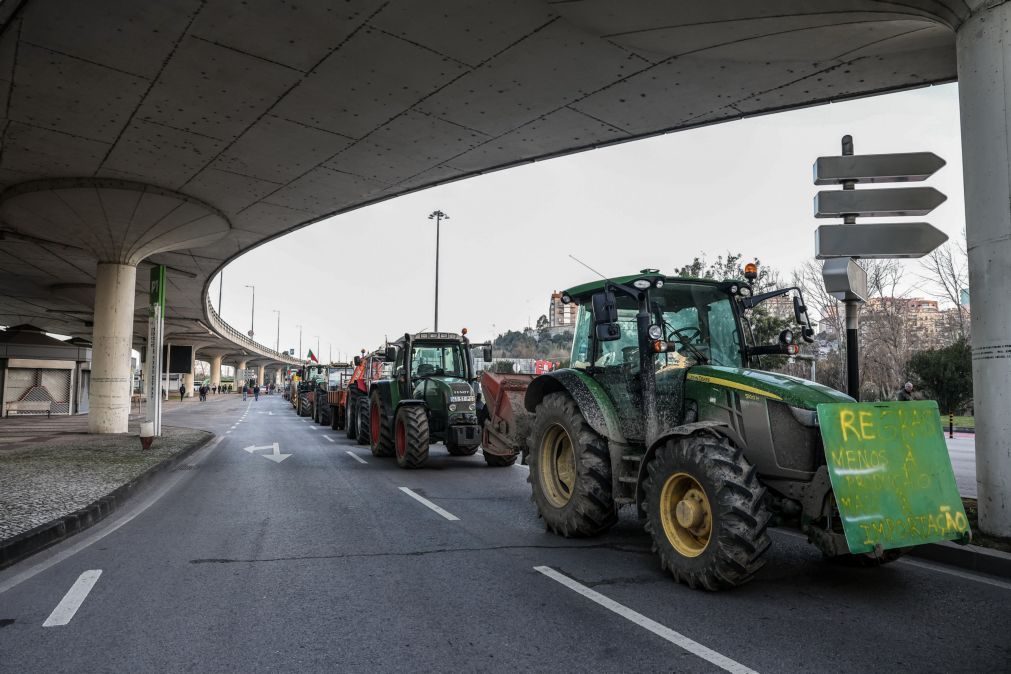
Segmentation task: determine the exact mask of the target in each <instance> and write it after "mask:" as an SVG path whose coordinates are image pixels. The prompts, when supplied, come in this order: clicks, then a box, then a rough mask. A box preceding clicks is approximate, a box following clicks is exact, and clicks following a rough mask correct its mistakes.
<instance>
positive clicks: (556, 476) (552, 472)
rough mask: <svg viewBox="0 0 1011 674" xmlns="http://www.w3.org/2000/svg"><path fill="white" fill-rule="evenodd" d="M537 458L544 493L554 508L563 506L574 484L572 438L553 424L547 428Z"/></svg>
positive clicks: (568, 498) (566, 502) (570, 494)
mask: <svg viewBox="0 0 1011 674" xmlns="http://www.w3.org/2000/svg"><path fill="white" fill-rule="evenodd" d="M537 458H538V459H540V460H539V461H538V463H539V464H540V468H541V470H540V479H541V486H543V487H544V495H545V496H546V497H547V499H548V502H549V503H550V504H551V505H552V506H554V507H555V508H564V507H565V506H566V504H568V502H569V500H570V499H571V498H572V491H573V489H574V488H575V486H576V454H575V452H574V451H573V449H572V438H570V437H569V434H568V432H567V431H566V430H565V429H564V428H563V427H562V426H560V425H558V424H554V425H553V426H551V427H550V428H548V431H547V432H546V433H545V434H544V439H543V440H541V447H540V456H538V457H537Z"/></svg>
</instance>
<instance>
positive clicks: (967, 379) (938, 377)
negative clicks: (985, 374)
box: [906, 337, 972, 414]
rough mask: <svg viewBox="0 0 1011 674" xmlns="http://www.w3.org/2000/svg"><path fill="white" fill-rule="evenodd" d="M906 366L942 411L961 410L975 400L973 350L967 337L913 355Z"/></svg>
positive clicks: (953, 411) (945, 412)
mask: <svg viewBox="0 0 1011 674" xmlns="http://www.w3.org/2000/svg"><path fill="white" fill-rule="evenodd" d="M906 369H907V370H908V371H909V373H910V374H911V375H912V377H913V379H914V381H915V382H916V383H917V385H918V386H919V387H920V388H922V389H923V391H924V392H925V393H926V394H927V395H928V396H930V397H931V398H933V399H934V400H936V401H937V406H938V407H939V408H940V410H941V412H942V413H944V414H948V413H957V412H961V411H962V410H964V409H965V408H966V407H968V406H969V405H970V404H971V403H972V349H971V348H970V346H969V343H968V342H967V341H966V340H965V338H964V337H960V338H959V339H958V340H956V341H955V343H954V344H951V345H950V346H945V347H942V348H940V349H928V350H926V351H920V352H919V353H915V354H913V356H912V357H911V358H910V359H909V363H908V364H907V366H906Z"/></svg>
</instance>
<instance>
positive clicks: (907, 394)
mask: <svg viewBox="0 0 1011 674" xmlns="http://www.w3.org/2000/svg"><path fill="white" fill-rule="evenodd" d="M895 399H896V400H902V401H908V400H912V399H913V382H911V381H907V382H906V383H905V384H903V386H902V388H900V389H899V391H898V393H896V394H895Z"/></svg>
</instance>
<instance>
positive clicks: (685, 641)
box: [534, 566, 757, 674]
mask: <svg viewBox="0 0 1011 674" xmlns="http://www.w3.org/2000/svg"><path fill="white" fill-rule="evenodd" d="M534 571H537V572H539V573H542V574H544V575H545V576H547V577H548V578H550V579H551V580H554V581H556V582H558V583H561V584H562V585H564V586H565V587H567V588H569V589H570V590H573V591H574V592H577V593H579V594H581V595H583V596H584V597H586V598H587V599H589V600H590V601H592V602H594V603H596V604H599V605H600V606H603V607H604V608H606V609H607V610H609V611H612V612H614V613H617V614H618V615H620V616H621V617H622V618H625V619H626V620H629V621H631V622H633V623H635V624H636V625H638V626H639V627H642V628H644V629H646V630H649V631H650V632H652V633H653V634H655V635H657V636H658V637H660V638H661V639H666V640H667V641H669V642H670V643H672V644H674V645H675V646H679V647H681V648H683V649H685V650H686V651H688V652H689V653H691V654H693V655H697V656H698V657H700V658H702V659H703V660H706V661H708V662H711V663H712V664H714V665H716V666H717V667H719V668H720V669H722V670H724V671H727V672H733V673H734V674H757V672H755V670H753V669H751V668H749V667H745V666H744V665H742V664H741V663H739V662H737V661H736V660H731V659H730V658H728V657H727V656H725V655H723V654H722V653H717V652H716V651H714V650H712V649H711V648H707V647H705V646H703V645H702V644H700V643H699V642H697V641H694V640H692V639H689V638H688V637H686V636H685V635H683V634H681V633H680V632H675V631H674V630H672V629H671V628H669V627H666V626H665V625H661V624H660V623H658V622H656V621H655V620H652V619H650V618H647V617H646V616H644V615H643V614H641V613H639V612H638V611H633V610H632V609H630V608H628V607H627V606H625V605H623V604H619V603H618V602H616V601H614V600H613V599H609V598H608V597H605V596H604V595H602V594H600V593H599V592H597V591H595V590H591V589H590V588H588V587H586V586H585V585H583V584H582V583H578V582H576V581H574V580H572V579H571V578H569V577H568V576H566V575H563V574H561V573H558V572H557V571H555V570H554V569H552V568H551V567H550V566H535V567H534Z"/></svg>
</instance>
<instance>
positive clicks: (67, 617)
mask: <svg viewBox="0 0 1011 674" xmlns="http://www.w3.org/2000/svg"><path fill="white" fill-rule="evenodd" d="M101 575H102V570H101V569H94V570H92V571H85V572H84V573H82V574H81V575H80V577H79V578H78V579H77V581H76V582H75V583H74V584H73V585H71V586H70V589H69V590H67V594H65V595H63V599H61V600H60V603H59V604H57V605H56V608H54V609H53V612H52V613H50V614H49V617H48V618H46V622H44V623H42V626H43V627H56V626H58V625H66V624H67V623H69V622H70V621H71V620H72V619H73V618H74V614H75V613H77V609H79V608H81V604H83V603H84V600H85V599H87V598H88V593H89V592H91V588H93V587H95V583H97V582H98V577H99V576H101Z"/></svg>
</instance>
